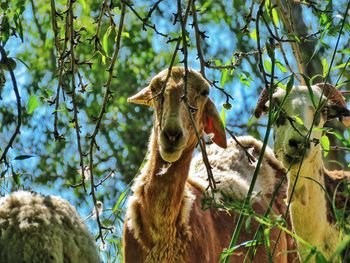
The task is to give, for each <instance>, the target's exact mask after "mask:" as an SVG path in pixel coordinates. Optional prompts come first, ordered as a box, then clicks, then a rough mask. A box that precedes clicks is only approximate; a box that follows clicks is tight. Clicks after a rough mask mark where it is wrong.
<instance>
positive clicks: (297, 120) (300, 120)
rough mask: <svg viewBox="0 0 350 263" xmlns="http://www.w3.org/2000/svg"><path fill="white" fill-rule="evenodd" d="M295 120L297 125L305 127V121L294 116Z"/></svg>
mask: <svg viewBox="0 0 350 263" xmlns="http://www.w3.org/2000/svg"><path fill="white" fill-rule="evenodd" d="M293 119H294V120H295V122H296V123H298V124H300V125H304V122H303V120H302V119H301V118H300V117H299V116H297V115H294V116H293ZM327 138H328V137H327Z"/></svg>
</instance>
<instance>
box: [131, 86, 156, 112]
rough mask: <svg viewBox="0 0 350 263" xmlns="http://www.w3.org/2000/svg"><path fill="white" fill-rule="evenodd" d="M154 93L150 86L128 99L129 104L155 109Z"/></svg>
mask: <svg viewBox="0 0 350 263" xmlns="http://www.w3.org/2000/svg"><path fill="white" fill-rule="evenodd" d="M152 96H153V95H152V91H151V88H150V87H149V86H147V87H146V88H143V89H142V90H141V91H139V92H138V93H136V94H135V95H133V96H131V97H129V98H128V102H131V103H135V104H142V105H147V106H150V107H153V99H152Z"/></svg>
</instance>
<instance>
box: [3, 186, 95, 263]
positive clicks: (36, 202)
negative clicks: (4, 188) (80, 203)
mask: <svg viewBox="0 0 350 263" xmlns="http://www.w3.org/2000/svg"><path fill="white" fill-rule="evenodd" d="M0 262H6V263H42V262H45V263H80V262H87V263H96V262H100V260H99V256H98V252H97V249H96V246H95V242H94V240H93V239H92V237H91V236H90V234H89V232H88V231H87V229H86V227H85V225H84V224H83V223H82V221H81V219H80V218H79V216H78V214H77V212H76V210H75V208H74V207H73V206H71V205H70V204H69V203H68V202H67V201H66V200H64V199H62V198H60V197H56V196H52V195H48V196H43V195H41V194H38V193H34V192H27V191H18V192H14V193H12V194H10V195H8V196H5V197H2V198H0Z"/></svg>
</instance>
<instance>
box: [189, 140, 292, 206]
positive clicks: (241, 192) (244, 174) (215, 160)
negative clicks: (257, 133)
mask: <svg viewBox="0 0 350 263" xmlns="http://www.w3.org/2000/svg"><path fill="white" fill-rule="evenodd" d="M238 140H239V141H240V143H241V144H242V145H244V146H245V147H247V151H248V152H249V153H250V154H251V155H252V156H254V157H255V161H254V162H252V163H250V162H249V160H248V157H247V155H246V153H245V151H244V150H243V149H242V148H241V146H239V145H237V143H236V142H235V141H233V140H232V139H230V140H229V141H228V146H227V148H226V149H221V148H219V147H218V146H216V145H215V144H212V145H210V146H208V147H207V155H208V159H209V163H210V165H211V167H212V172H213V175H214V178H215V181H216V182H217V184H216V186H217V189H218V193H216V194H215V197H216V199H221V198H222V195H224V196H228V197H232V198H235V199H238V200H243V199H244V198H245V196H246V195H247V193H248V189H249V186H250V182H251V181H252V178H253V175H254V171H255V168H256V164H257V160H258V158H259V155H260V152H261V147H262V142H260V141H258V140H256V139H255V138H253V137H251V136H242V137H238ZM276 168H277V169H278V171H276ZM284 170H285V169H284V168H283V165H282V163H280V162H279V161H278V160H277V159H276V158H275V156H274V154H273V151H272V149H270V148H269V147H267V148H266V151H265V156H264V159H263V162H262V164H261V166H260V171H259V174H258V177H257V180H256V183H255V186H254V192H253V200H254V198H255V199H256V198H258V199H260V196H266V195H270V194H272V193H273V191H274V189H275V185H276V183H277V182H278V181H279V180H280V179H282V178H278V177H279V174H280V173H281V172H284ZM189 174H190V181H191V183H192V184H194V185H196V186H197V187H199V188H200V189H201V190H202V191H205V190H206V189H207V187H208V182H207V171H206V168H205V165H204V162H203V159H202V154H201V153H200V154H197V155H196V156H195V157H194V158H193V160H192V163H191V169H190V173H189Z"/></svg>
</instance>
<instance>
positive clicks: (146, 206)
mask: <svg viewBox="0 0 350 263" xmlns="http://www.w3.org/2000/svg"><path fill="white" fill-rule="evenodd" d="M172 71H173V73H172V75H171V77H170V79H169V81H168V84H167V85H166V89H165V92H164V101H163V104H161V101H156V100H154V99H153V97H152V96H154V95H155V94H158V93H159V91H160V88H161V85H163V84H159V83H163V82H162V81H164V78H165V76H166V74H167V71H163V72H161V73H160V74H158V75H157V76H156V77H155V78H154V79H153V80H152V82H151V85H150V86H151V87H150V88H149V89H146V90H143V91H142V94H141V95H140V96H138V95H136V96H133V97H132V98H131V99H130V101H132V102H136V103H141V104H147V105H150V106H153V107H155V109H156V114H155V115H156V120H155V125H154V127H153V132H152V136H151V141H150V148H149V158H148V162H147V164H146V165H145V168H144V169H143V171H142V173H141V175H139V176H138V178H136V181H135V183H134V186H133V195H132V196H131V197H130V199H129V203H128V208H127V214H126V219H125V225H124V255H125V262H127V263H129V262H131V263H134V262H135V263H136V262H137V263H138V262H152V263H153V262H154V263H155V262H166V263H172V262H177V263H180V262H191V263H194V262H200V263H202V262H210V263H211V262H218V261H219V258H220V253H221V252H222V250H223V249H224V248H226V247H228V245H229V242H230V238H231V235H232V233H233V230H234V227H235V222H236V220H237V219H238V213H236V212H232V213H228V212H226V211H223V210H218V209H214V208H212V209H208V210H206V211H203V210H202V209H201V197H202V194H203V193H202V191H201V190H200V189H198V188H197V187H196V186H194V185H193V184H191V183H190V182H189V181H188V180H187V179H188V171H189V167H190V162H191V159H192V153H193V150H194V148H195V146H196V144H197V138H196V136H195V133H194V131H193V127H192V126H191V123H190V121H189V115H188V112H187V111H186V108H185V105H184V103H183V101H182V99H181V96H182V94H183V86H184V84H183V75H184V69H182V68H173V69H172ZM189 73H190V74H189V79H188V83H189V90H188V91H189V93H188V99H189V103H190V105H191V106H193V107H196V108H197V109H198V111H197V113H196V114H195V123H196V127H197V129H198V131H199V133H200V135H201V134H202V132H203V131H204V130H205V131H206V132H213V133H214V135H215V136H214V138H213V141H214V142H216V143H217V144H219V145H221V146H223V147H225V146H226V138H225V132H224V129H223V127H222V124H221V122H220V117H219V115H218V113H217V111H216V110H215V107H214V106H213V103H212V102H211V101H210V100H209V99H207V98H203V97H200V95H199V94H202V91H203V89H208V88H209V86H208V83H207V82H206V81H205V80H204V78H203V77H202V76H201V75H200V74H199V73H197V72H195V71H193V70H190V72H189ZM155 86H158V87H155ZM150 99H151V100H152V101H150ZM169 99H170V100H176V102H177V105H176V102H175V101H170V102H169ZM174 105H176V107H174ZM162 107H163V108H162ZM167 107H170V109H169V108H167ZM164 116H165V117H164ZM174 116H175V117H174ZM176 117H178V118H180V119H178V118H176ZM169 118H173V119H172V120H171V122H170V121H169ZM160 119H161V120H162V121H161V123H160V122H159V120H160ZM179 120H180V121H179ZM208 120H209V121H208ZM174 123H176V125H175V124H174ZM208 123H209V125H208ZM170 126H171V127H172V128H173V129H174V127H175V128H176V129H180V130H182V131H183V137H184V138H182V137H181V138H179V139H177V143H173V144H171V145H170V146H172V147H170V146H169V142H168V143H166V141H167V140H168V141H171V140H173V139H174V138H175V137H176V136H175V135H171V136H172V137H171V138H170V136H168V138H167V136H166V135H164V131H165V130H166V129H168V128H169V127H170ZM186 136H187V137H186ZM173 137H174V138H173ZM174 140H175V139H174ZM183 142H186V143H183ZM168 146H169V147H170V148H171V149H173V148H174V149H176V151H178V152H175V153H173V151H171V150H167V149H168V148H169V147H168ZM179 152H180V153H179ZM164 159H169V160H171V161H170V162H171V164H169V163H168V162H167V161H168V160H164ZM253 207H254V209H255V211H256V212H257V213H258V214H263V213H264V212H265V210H266V207H264V206H262V205H261V204H259V203H254V204H253ZM274 209H277V210H278V209H279V208H278V207H274ZM278 212H281V211H278ZM257 227H258V223H257V222H255V221H252V225H251V229H252V231H251V232H249V233H248V232H247V231H242V233H241V235H240V237H239V240H238V243H242V242H245V241H249V240H251V239H252V238H253V236H254V233H255V232H254V230H256V229H257ZM277 235H278V229H272V230H271V234H270V237H271V240H276V238H277ZM272 242H273V241H272ZM287 249H288V245H287V240H286V237H285V235H284V233H282V236H281V238H280V241H279V243H278V245H277V252H276V253H275V255H274V258H273V259H274V261H275V262H287V258H288V256H287V254H286V251H287ZM247 250H248V248H244V247H242V248H240V249H237V250H236V251H235V253H234V255H233V256H232V262H243V259H244V257H245V254H246V252H247ZM255 258H256V261H257V262H268V257H267V254H266V251H265V248H264V246H263V245H259V246H258V249H257V255H256V257H255Z"/></svg>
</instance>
